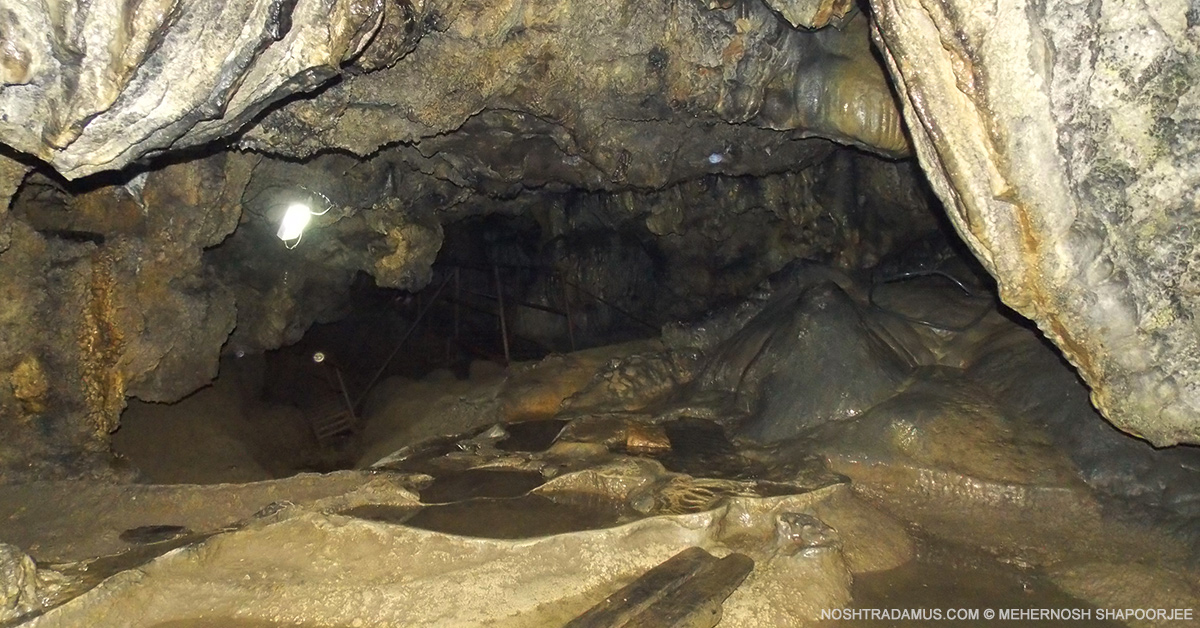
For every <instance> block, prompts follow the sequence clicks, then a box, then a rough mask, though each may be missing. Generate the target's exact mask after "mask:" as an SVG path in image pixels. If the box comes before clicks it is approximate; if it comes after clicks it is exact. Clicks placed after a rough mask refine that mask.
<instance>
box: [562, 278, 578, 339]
mask: <svg viewBox="0 0 1200 628" xmlns="http://www.w3.org/2000/svg"><path fill="white" fill-rule="evenodd" d="M569 290H570V285H568V284H567V282H566V280H565V279H563V282H562V291H563V311H565V312H566V313H567V339H568V340H570V341H571V352H572V353H574V352H575V319H574V317H573V316H572V315H571V294H570V292H569Z"/></svg>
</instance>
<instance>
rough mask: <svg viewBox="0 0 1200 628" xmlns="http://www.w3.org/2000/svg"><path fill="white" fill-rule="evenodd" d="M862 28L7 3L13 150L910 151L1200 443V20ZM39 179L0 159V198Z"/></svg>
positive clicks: (1144, 398)
mask: <svg viewBox="0 0 1200 628" xmlns="http://www.w3.org/2000/svg"><path fill="white" fill-rule="evenodd" d="M869 14H870V18H869V19H868V18H867V17H866V16H865V15H863V14H862V13H861V12H860V11H859V10H858V9H857V5H856V4H855V3H853V2H848V1H845V0H763V1H758V0H714V1H712V2H707V1H705V2H700V1H693V0H675V1H668V0H652V1H650V2H627V1H621V0H617V1H607V0H599V1H597V2H589V3H573V2H567V1H565V0H534V1H526V2H520V1H512V2H494V1H491V0H485V1H478V2H462V1H457V0H428V1H424V2H422V1H417V2H407V1H404V0H354V1H347V0H292V1H284V0H274V1H265V0H260V1H255V0H240V1H236V2H225V3H205V2H197V1H193V0H146V1H144V2H140V3H132V4H131V3H126V2H122V1H118V0H94V1H93V2H89V3H82V2H70V1H68V2H61V3H28V2H24V1H23V0H0V15H2V16H3V17H2V18H0V19H3V23H4V29H3V32H2V33H0V38H2V39H3V41H0V141H2V142H3V143H4V144H6V145H7V146H9V147H11V148H12V149H14V150H15V151H16V152H15V153H13V155H16V154H22V155H25V156H31V157H32V158H34V159H36V160H39V161H41V162H44V163H46V164H49V165H50V166H51V167H53V168H54V169H55V170H57V171H58V172H59V173H60V174H61V175H63V176H64V177H66V178H68V179H79V178H86V177H88V176H90V175H95V174H97V173H101V172H104V171H110V170H114V169H121V168H128V167H130V166H134V165H136V164H137V163H138V162H139V160H143V159H147V158H153V157H155V156H160V155H162V154H164V153H171V152H172V151H181V150H185V149H188V148H190V147H197V146H204V145H209V144H211V143H213V142H218V143H228V145H229V146H230V147H232V148H239V149H247V150H251V151H255V152H257V153H259V154H269V155H274V156H282V157H288V158H301V159H303V158H311V157H314V156H316V155H323V154H331V153H346V154H350V155H357V156H371V155H379V154H381V153H383V152H388V151H392V152H394V153H395V154H397V155H398V157H396V159H397V160H399V161H403V162H404V163H405V164H407V165H408V166H409V167H411V168H413V169H415V170H419V171H421V172H423V173H425V174H427V175H429V176H431V177H433V178H435V179H437V180H440V181H448V182H451V183H453V184H454V185H456V186H460V187H467V188H473V189H476V190H482V191H485V192H498V191H503V190H511V189H512V186H514V185H516V186H521V185H525V186H540V185H545V184H548V183H552V184H561V185H564V186H573V187H580V188H586V189H592V190H621V189H630V188H643V189H644V188H660V187H663V186H665V185H668V184H672V183H677V182H680V181H687V180H689V179H694V178H696V177H698V176H700V175H703V174H707V173H713V172H720V173H726V174H756V175H761V174H768V173H774V172H780V171H783V170H787V169H789V168H791V167H794V165H795V164H797V163H803V162H806V161H807V160H813V159H815V157H816V156H817V155H818V154H819V153H820V151H821V150H827V149H823V148H822V146H824V144H820V141H821V140H812V139H808V138H827V139H830V140H833V141H835V142H838V143H843V144H850V145H853V146H857V147H860V148H864V149H866V150H869V151H873V152H875V153H877V154H881V155H886V156H891V157H902V156H906V155H909V154H913V155H915V157H916V158H917V159H918V161H919V163H920V164H921V167H922V169H923V170H924V171H925V173H926V175H927V176H928V178H929V180H930V182H931V184H932V186H933V188H934V190H935V191H936V193H937V194H938V196H939V197H940V198H941V200H942V201H943V203H944V204H945V206H946V211H947V214H948V215H949V217H950V219H951V221H952V222H953V223H954V225H955V227H956V228H957V230H958V231H959V233H960V235H962V237H963V238H964V240H965V241H966V242H967V244H968V246H969V247H970V248H971V249H972V250H973V252H974V253H975V254H976V255H977V256H978V257H979V258H980V260H981V261H982V262H983V263H984V265H985V266H986V267H987V268H988V270H989V271H990V272H991V273H992V274H993V275H994V276H995V277H996V279H997V281H998V284H999V286H1000V289H1001V296H1002V298H1003V299H1004V300H1005V302H1006V303H1008V304H1009V305H1011V306H1012V307H1013V308H1014V309H1016V310H1018V311H1019V312H1021V313H1022V314H1024V315H1026V316H1028V317H1030V318H1031V319H1033V320H1034V321H1035V322H1037V324H1038V325H1039V326H1040V327H1041V329H1042V330H1043V332H1044V333H1045V334H1046V335H1047V336H1048V337H1049V338H1050V339H1051V340H1052V341H1054V342H1055V343H1056V344H1057V345H1058V346H1059V347H1060V348H1061V349H1062V350H1063V352H1064V354H1065V356H1066V357H1067V358H1068V359H1069V360H1070V361H1071V362H1072V363H1073V364H1074V365H1075V366H1076V367H1077V368H1078V370H1079V372H1080V374H1081V376H1082V377H1083V378H1084V379H1085V380H1086V381H1087V383H1088V384H1089V385H1090V386H1091V388H1092V390H1093V401H1094V402H1095V403H1096V405H1097V406H1098V407H1099V408H1100V409H1101V410H1102V411H1103V412H1104V414H1105V416H1106V417H1108V418H1109V419H1110V420H1111V421H1112V422H1113V423H1114V424H1115V425H1117V426H1118V427H1120V428H1121V429H1124V430H1126V431H1128V432H1130V433H1133V434H1136V435H1139V436H1142V437H1144V438H1146V439H1148V440H1150V441H1151V442H1153V443H1155V444H1158V445H1169V444H1174V443H1180V442H1189V443H1200V413H1198V411H1200V376H1198V372H1200V350H1198V349H1200V347H1198V346H1197V344H1198V343H1200V329H1198V327H1197V324H1196V323H1195V320H1194V317H1193V316H1194V315H1193V312H1194V308H1195V305H1196V300H1197V298H1200V295H1198V292H1200V284H1198V283H1197V280H1196V277H1198V276H1200V274H1198V273H1197V272H1196V271H1197V270H1200V269H1198V268H1197V265H1198V264H1200V261H1198V254H1197V252H1196V247H1195V236H1194V229H1195V225H1196V223H1197V216H1198V215H1200V196H1198V195H1197V188H1198V187H1200V186H1198V185H1197V184H1200V87H1198V85H1200V80H1198V79H1200V76H1197V75H1198V74H1200V63H1197V61H1198V59H1197V55H1198V46H1200V27H1198V23H1200V9H1198V8H1197V7H1196V6H1194V5H1193V4H1190V3H1188V2H1187V1H1186V0H1164V1H1162V2H1154V3H1143V2H1135V1H1134V0H1095V1H1093V2H1088V3H1080V2H1069V1H1050V2H1007V3H993V4H991V5H987V6H980V5H977V3H973V2H970V1H969V0H871V2H869ZM872 43H873V45H874V46H875V47H876V50H877V52H876V51H873V50H872V49H871V45H872ZM880 60H882V61H883V66H882V67H881V66H880ZM910 139H911V143H910ZM242 158H243V157H230V159H231V160H237V159H242ZM28 163H30V162H29V160H28V159H26V158H25V157H22V158H20V159H11V158H9V157H0V194H3V198H8V197H10V196H11V195H12V194H13V192H14V191H15V190H16V189H17V186H18V185H19V183H20V181H21V179H22V177H23V176H24V175H25V173H26V172H27V171H28V169H29V167H28V165H27V164H28ZM197 185H198V186H199V187H203V186H202V184H197ZM199 187H198V188H197V191H196V192H197V194H200V192H199ZM194 196H195V195H194ZM201 196H202V194H201ZM230 219H232V220H234V221H235V223H236V217H232V218H231V217H230V216H223V217H222V218H220V220H218V219H216V218H213V219H212V220H214V221H216V222H219V223H221V224H226V223H228V221H229V220H230ZM9 222H11V220H9ZM9 228H10V227H9V226H3V227H0V229H9ZM431 228H432V227H431ZM220 231H221V229H216V230H215V231H213V233H214V234H216V233H218V232H220ZM4 237H7V236H4ZM396 237H397V238H400V239H401V240H403V239H404V238H405V237H408V236H404V235H403V234H401V235H399V236H396ZM212 238H213V239H217V241H220V240H219V238H218V237H217V236H216V235H213V236H212ZM422 238H424V236H420V235H417V236H412V238H410V239H413V241H414V242H425V240H427V239H428V238H426V239H425V240H423V239H422ZM0 240H3V238H0ZM205 242H207V240H205ZM0 244H2V242H0ZM3 248H5V247H4V246H0V250H2V249H3ZM417 248H418V249H419V250H421V251H424V249H423V248H421V246H418V247H417ZM426 248H427V247H426ZM435 250H436V249H435ZM426 253H427V252H424V253H422V254H423V255H424V254H426ZM217 327H220V326H219V325H218V326H215V327H214V328H213V329H211V330H209V331H208V332H205V333H208V334H209V335H211V336H212V337H214V338H216V337H219V336H221V334H222V333H226V334H227V333H228V330H224V331H222V330H221V329H217ZM113 360H114V363H119V362H121V358H119V357H116V358H113ZM13 361H14V362H19V360H13ZM143 366H144V367H145V368H151V369H152V368H153V365H148V366H147V365H143ZM13 368H15V367H13ZM89 368H90V367H89ZM96 368H102V365H101V366H100V367H96Z"/></svg>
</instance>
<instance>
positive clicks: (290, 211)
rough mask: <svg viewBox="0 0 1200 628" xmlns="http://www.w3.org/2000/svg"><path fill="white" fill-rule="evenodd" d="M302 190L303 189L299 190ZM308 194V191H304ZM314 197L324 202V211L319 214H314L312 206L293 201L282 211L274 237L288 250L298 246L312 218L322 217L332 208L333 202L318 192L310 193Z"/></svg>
mask: <svg viewBox="0 0 1200 628" xmlns="http://www.w3.org/2000/svg"><path fill="white" fill-rule="evenodd" d="M301 189H304V188H301ZM304 191H305V192H309V190H304ZM310 193H311V194H315V195H316V196H320V197H321V198H322V199H323V200H324V201H325V209H324V210H323V211H320V212H314V211H313V210H312V206H311V205H310V204H309V203H307V202H304V201H294V202H292V203H289V204H288V206H287V209H286V210H284V213H283V218H282V219H280V221H279V231H277V232H275V235H276V236H278V237H279V239H280V240H283V245H284V246H286V247H287V248H288V249H294V248H296V247H297V246H299V245H300V238H301V237H303V236H304V230H305V229H306V228H307V227H308V223H310V222H312V217H313V216H324V215H325V214H327V213H329V210H330V209H332V208H333V202H331V201H330V200H329V198H328V197H326V196H325V195H324V194H321V193H320V192H310Z"/></svg>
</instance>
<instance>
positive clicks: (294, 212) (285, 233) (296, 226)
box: [276, 203, 312, 242]
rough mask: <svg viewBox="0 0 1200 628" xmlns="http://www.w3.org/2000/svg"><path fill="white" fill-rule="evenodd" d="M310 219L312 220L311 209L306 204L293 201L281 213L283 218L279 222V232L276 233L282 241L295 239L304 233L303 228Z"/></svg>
mask: <svg viewBox="0 0 1200 628" xmlns="http://www.w3.org/2000/svg"><path fill="white" fill-rule="evenodd" d="M310 220H312V211H311V210H309V208H308V206H307V205H304V204H302V203H293V204H291V205H289V206H288V208H287V211H286V212H285V213H284V214H283V220H282V221H280V222H279V232H278V233H276V235H277V236H279V239H280V240H283V241H284V242H287V241H288V240H295V239H297V238H299V237H300V236H302V235H304V228H305V227H307V226H308V222H309V221H310Z"/></svg>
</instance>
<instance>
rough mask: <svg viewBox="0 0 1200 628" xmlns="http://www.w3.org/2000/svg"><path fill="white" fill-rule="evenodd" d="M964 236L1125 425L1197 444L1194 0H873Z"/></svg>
mask: <svg viewBox="0 0 1200 628" xmlns="http://www.w3.org/2000/svg"><path fill="white" fill-rule="evenodd" d="M871 6H872V9H873V17H874V21H875V33H876V40H877V42H878V43H879V45H880V47H881V48H882V50H883V53H884V58H885V59H886V62H887V64H888V66H889V68H890V70H891V73H892V76H893V78H894V79H895V82H896V86H897V91H898V92H899V93H900V95H901V98H902V100H903V103H904V115H905V119H906V121H907V122H908V128H909V130H910V131H911V133H912V138H913V142H914V145H915V147H916V153H917V156H918V157H919V159H920V160H921V164H922V166H923V168H924V170H925V172H926V173H927V174H928V175H929V178H930V182H931V183H932V185H933V187H934V189H935V190H936V191H937V193H938V195H939V196H940V197H941V198H942V200H943V202H944V203H945V205H946V207H947V210H948V213H949V215H950V218H951V220H952V222H953V223H954V225H955V227H956V228H957V229H958V231H959V233H960V234H961V235H962V236H963V238H964V239H965V240H966V242H967V244H968V245H969V246H970V247H971V249H972V250H973V251H974V252H975V254H976V255H977V256H978V257H979V258H980V259H981V260H982V261H983V263H984V264H985V265H986V266H987V268H988V270H989V271H990V272H991V273H992V274H993V275H994V276H995V277H996V279H997V281H998V283H999V286H1000V291H1001V297H1002V298H1003V299H1004V301H1005V302H1006V303H1007V304H1009V305H1011V306H1012V307H1013V308H1014V309H1016V310H1018V311H1019V312H1021V313H1023V314H1025V315H1026V316H1028V317H1030V318H1032V319H1033V320H1034V321H1036V322H1037V323H1038V325H1039V327H1041V329H1042V331H1043V332H1044V333H1045V334H1046V335H1047V336H1048V337H1049V338H1051V339H1052V340H1053V341H1054V342H1055V344H1057V345H1058V346H1059V348H1061V349H1062V350H1063V352H1064V353H1065V354H1066V356H1067V357H1068V359H1070V360H1071V362H1072V364H1074V365H1075V366H1076V367H1077V368H1078V369H1079V372H1080V373H1081V375H1082V376H1083V378H1084V379H1085V380H1086V381H1087V382H1088V384H1089V385H1090V386H1091V388H1092V400H1093V402H1094V403H1095V404H1096V405H1097V407H1099V408H1100V409H1101V411H1103V412H1104V414H1105V416H1106V417H1107V418H1108V419H1109V420H1110V421H1112V422H1113V423H1114V424H1115V425H1116V426H1118V427H1120V428H1121V429H1123V430H1125V431H1127V432H1129V433H1132V434H1135V435H1138V436H1142V437H1144V438H1145V439H1147V440H1149V441H1150V442H1152V443H1154V444H1156V445H1159V446H1162V445H1170V444H1174V443H1200V421H1198V420H1197V418H1196V417H1197V416H1200V347H1198V345H1200V333H1198V332H1197V327H1196V325H1195V323H1194V321H1193V314H1194V312H1195V311H1196V308H1197V305H1198V304H1200V303H1198V298H1200V297H1198V296H1197V295H1198V294H1200V293H1198V292H1197V286H1196V283H1195V278H1196V277H1197V276H1200V275H1198V274H1197V273H1198V271H1200V261H1198V260H1200V258H1198V257H1197V248H1196V244H1195V235H1194V234H1195V231H1196V227H1197V224H1198V223H1200V205H1197V203H1198V202H1200V201H1198V200H1197V199H1198V197H1197V195H1196V190H1197V189H1200V159H1197V158H1196V156H1197V150H1198V149H1200V131H1198V129H1200V87H1198V86H1200V80H1198V78H1200V76H1198V72H1200V47H1198V46H1200V30H1198V29H1200V27H1198V23H1200V17H1198V16H1197V13H1196V8H1195V3H1190V4H1189V2H1187V1H1186V0H1167V1H1164V2H1154V3H1143V2H1135V1H1132V0H1104V1H1102V2H1095V3H1076V2H1049V3H1026V2H1014V3H999V4H996V5H992V6H989V7H987V8H981V7H980V6H979V5H978V3H974V2H970V1H969V0H942V1H938V2H923V1H920V0H874V1H872V2H871Z"/></svg>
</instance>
